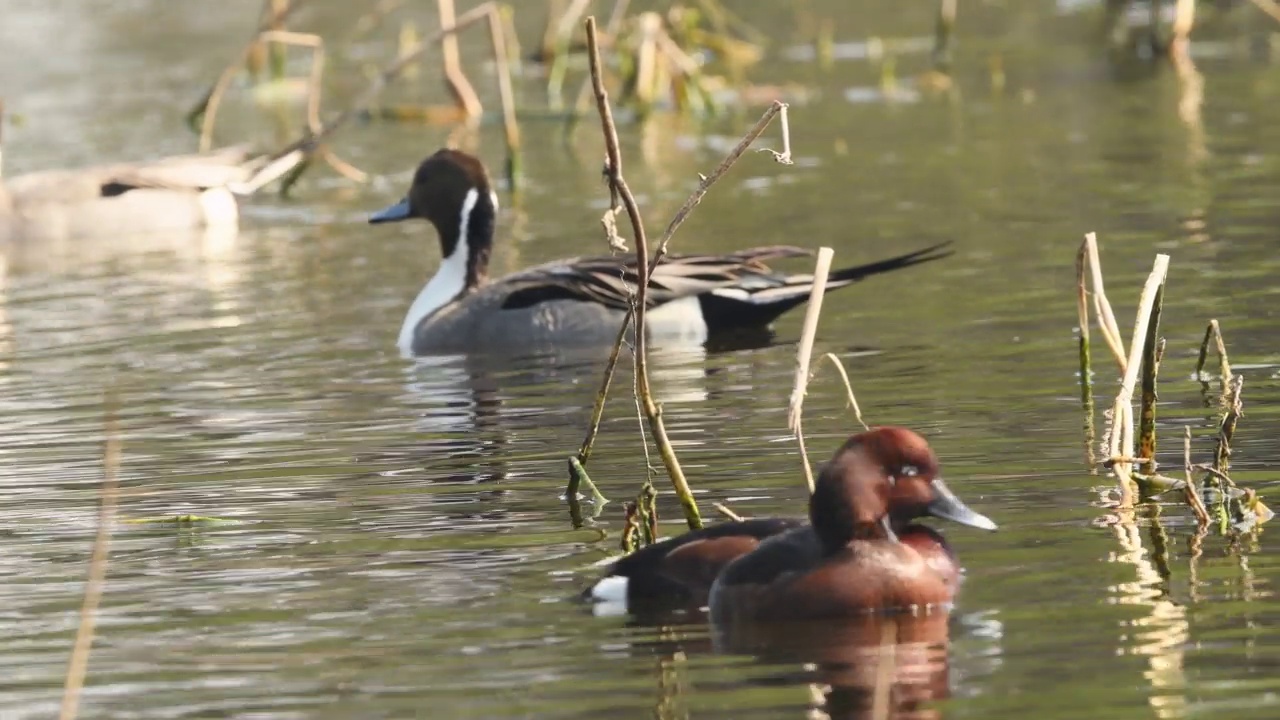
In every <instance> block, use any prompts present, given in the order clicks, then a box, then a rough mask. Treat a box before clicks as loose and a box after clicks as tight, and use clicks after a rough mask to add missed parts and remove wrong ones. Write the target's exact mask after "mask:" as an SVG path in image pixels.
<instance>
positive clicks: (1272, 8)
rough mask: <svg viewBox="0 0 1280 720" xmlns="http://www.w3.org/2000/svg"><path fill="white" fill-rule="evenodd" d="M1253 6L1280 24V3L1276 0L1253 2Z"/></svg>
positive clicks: (1256, 0)
mask: <svg viewBox="0 0 1280 720" xmlns="http://www.w3.org/2000/svg"><path fill="white" fill-rule="evenodd" d="M1252 2H1253V6H1254V7H1256V8H1258V9H1259V10H1261V11H1262V12H1264V13H1266V14H1267V15H1270V16H1271V19H1272V20H1275V21H1276V22H1280V3H1277V2H1276V1H1275V0H1252Z"/></svg>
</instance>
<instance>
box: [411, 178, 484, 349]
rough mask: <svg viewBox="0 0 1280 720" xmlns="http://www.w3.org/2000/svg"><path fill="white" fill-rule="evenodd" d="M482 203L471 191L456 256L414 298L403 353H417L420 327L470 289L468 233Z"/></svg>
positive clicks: (465, 203) (464, 204)
mask: <svg viewBox="0 0 1280 720" xmlns="http://www.w3.org/2000/svg"><path fill="white" fill-rule="evenodd" d="M479 200H480V193H479V191H477V190H476V189H475V188H472V189H470V190H468V191H467V197H466V199H465V200H463V202H462V217H461V218H459V219H458V242H457V244H456V245H454V247H453V253H452V254H451V255H449V256H448V257H446V258H444V259H443V260H441V261H440V267H439V268H437V269H436V274H435V275H432V276H431V279H430V280H428V281H427V284H426V285H425V286H423V288H422V290H421V291H419V292H418V297H416V298H414V300H413V305H411V306H409V313H408V314H407V315H405V317H404V323H403V324H401V325H400V338H399V340H397V341H396V345H397V346H398V347H399V348H400V351H401V352H404V353H411V352H413V336H414V331H415V330H417V329H418V325H420V324H421V323H422V321H423V320H425V319H427V318H428V317H430V316H431V315H432V314H433V313H435V312H436V311H437V310H439V309H440V308H442V307H444V306H445V305H447V304H449V303H450V302H451V301H452V300H453V299H454V298H455V297H457V296H458V293H460V292H462V290H463V289H464V288H465V287H466V286H467V260H468V259H469V256H470V255H471V249H470V246H469V244H468V243H467V232H468V230H469V226H470V225H471V211H473V210H475V207H476V202H478V201H479Z"/></svg>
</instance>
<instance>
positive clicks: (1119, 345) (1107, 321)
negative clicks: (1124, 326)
mask: <svg viewBox="0 0 1280 720" xmlns="http://www.w3.org/2000/svg"><path fill="white" fill-rule="evenodd" d="M1084 245H1085V250H1086V253H1087V254H1088V256H1089V271H1090V272H1091V273H1092V278H1093V305H1094V312H1095V313H1096V314H1097V316H1098V329H1099V330H1100V331H1101V332H1102V339H1103V340H1105V341H1106V343H1107V347H1109V348H1111V354H1112V356H1113V357H1115V359H1116V364H1118V365H1119V366H1120V371H1121V372H1124V370H1125V353H1124V340H1123V339H1122V338H1121V337H1120V325H1119V324H1118V323H1117V322H1116V314H1115V312H1114V311H1112V309H1111V301H1109V300H1107V292H1106V289H1105V288H1104V286H1103V282H1102V261H1101V260H1100V259H1099V258H1098V234H1097V233H1087V234H1085V236H1084Z"/></svg>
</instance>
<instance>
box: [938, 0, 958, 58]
mask: <svg viewBox="0 0 1280 720" xmlns="http://www.w3.org/2000/svg"><path fill="white" fill-rule="evenodd" d="M956 4H957V3H956V0H939V1H938V18H937V22H936V24H935V25H934V31H933V68H934V70H937V71H938V72H941V73H949V72H951V47H952V44H953V43H952V39H953V38H954V37H955V27H956Z"/></svg>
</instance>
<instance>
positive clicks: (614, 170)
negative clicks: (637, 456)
mask: <svg viewBox="0 0 1280 720" xmlns="http://www.w3.org/2000/svg"><path fill="white" fill-rule="evenodd" d="M586 24H587V49H588V52H589V55H590V61H591V79H592V89H593V90H594V91H595V96H596V108H597V109H598V111H599V113H600V125H601V130H602V132H603V133H604V142H605V152H606V154H607V156H608V164H607V166H606V168H605V174H606V176H607V177H608V179H609V186H610V189H611V192H612V193H613V194H614V196H615V197H616V198H618V199H620V200H621V201H622V204H623V206H624V207H626V209H627V217H628V218H629V219H630V221H631V228H632V230H633V231H634V232H635V241H636V283H637V286H638V287H637V291H636V306H635V375H636V399H637V401H638V402H639V403H640V405H641V407H642V409H643V410H644V414H645V417H647V418H648V420H649V428H650V431H651V432H652V433H653V438H654V442H655V443H656V444H657V445H658V453H659V454H660V455H661V456H662V464H663V465H664V466H666V469H667V475H668V476H669V477H670V478H671V485H672V487H674V488H675V491H676V495H677V496H678V497H679V499H680V505H681V506H682V507H683V508H684V515H685V522H686V523H688V525H689V527H690V528H700V527H702V516H701V515H700V513H699V512H698V504H697V501H696V500H694V497H693V491H692V490H691V489H690V488H689V481H688V480H687V479H685V476H684V470H683V469H682V468H681V467H680V460H679V458H677V457H676V453H675V448H673V447H672V445H671V439H670V438H669V437H667V430H666V427H665V425H664V424H663V422H662V414H661V411H660V410H659V408H658V406H657V404H656V403H655V402H654V401H653V394H652V392H651V390H650V387H649V369H648V343H647V342H646V338H645V334H646V332H647V329H646V327H645V311H646V309H647V308H646V306H647V305H648V294H649V272H650V271H649V245H648V241H647V240H646V238H645V234H644V221H643V220H642V219H641V218H640V207H639V206H638V205H637V204H636V199H635V196H634V195H632V193H631V188H630V187H629V186H628V185H627V181H626V179H625V178H624V177H623V175H622V151H621V150H620V149H619V148H618V129H617V127H616V126H615V125H614V122H613V110H612V109H611V108H610V106H609V95H608V93H607V92H606V91H605V89H604V79H603V77H602V75H601V71H600V47H599V44H598V42H597V38H596V19H595V17H588V18H587V23H586Z"/></svg>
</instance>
